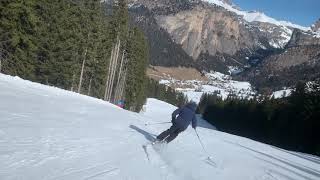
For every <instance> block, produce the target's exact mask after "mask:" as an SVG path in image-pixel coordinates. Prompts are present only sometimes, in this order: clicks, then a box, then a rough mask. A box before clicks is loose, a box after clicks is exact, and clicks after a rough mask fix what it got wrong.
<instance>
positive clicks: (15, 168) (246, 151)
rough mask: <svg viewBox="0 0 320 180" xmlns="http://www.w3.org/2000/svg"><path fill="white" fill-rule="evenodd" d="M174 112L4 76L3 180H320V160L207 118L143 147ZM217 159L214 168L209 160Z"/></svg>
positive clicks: (0, 84)
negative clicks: (217, 126)
mask: <svg viewBox="0 0 320 180" xmlns="http://www.w3.org/2000/svg"><path fill="white" fill-rule="evenodd" d="M174 109H175V107H174V106H172V105H169V104H167V103H164V102H161V101H158V100H155V99H148V102H147V104H146V108H145V111H144V112H143V113H140V114H137V113H133V112H129V111H125V110H122V109H120V108H117V107H116V106H114V105H111V104H109V103H107V102H104V101H102V100H98V99H94V98H90V97H87V96H83V95H79V94H76V93H72V92H68V91H64V90H61V89H57V88H53V87H48V86H44V85H40V84H36V83H31V82H29V81H24V80H22V79H20V78H15V77H11V76H7V75H3V74H0V179H1V180H20V179H22V180H53V179H55V180H79V179H80V180H88V179H90V180H98V179H101V180H102V179H103V180H106V179H108V180H212V179H219V180H235V179H236V180H250V179H252V180H253V179H259V180H260V179H278V180H289V179H290V180H291V179H294V180H296V179H297V180H299V179H301V180H302V179H307V180H317V179H319V178H320V170H319V169H320V164H319V163H320V159H319V158H317V157H314V156H310V155H306V154H301V153H293V152H288V151H285V150H282V149H278V148H274V147H271V146H269V145H265V144H262V143H258V142H255V141H252V140H249V139H246V138H241V137H237V136H233V135H229V134H225V133H222V132H219V131H215V130H213V127H212V126H210V125H209V124H207V123H206V122H203V121H201V122H200V123H199V124H200V127H198V133H199V135H200V137H201V139H202V141H203V143H204V145H205V148H206V150H207V151H208V153H209V154H206V153H205V152H204V151H203V150H202V148H201V146H200V144H199V142H198V140H197V136H196V135H195V132H194V131H193V129H191V128H189V129H188V130H187V131H185V132H183V133H182V134H181V135H179V136H178V138H177V139H176V140H174V141H173V142H172V143H171V144H169V145H167V146H163V147H160V149H158V150H157V151H156V150H155V149H153V148H152V147H149V148H148V149H147V152H148V154H149V159H150V160H148V158H147V155H146V153H145V152H144V150H143V148H142V145H143V144H145V143H146V142H148V141H149V140H148V139H152V138H153V134H158V133H159V132H161V131H162V130H164V129H166V128H168V127H169V125H170V124H161V125H153V126H151V125H150V126H145V123H157V122H166V121H169V120H170V113H171V112H172V110H174ZM208 156H211V157H212V160H213V161H214V164H213V163H209V162H207V161H206V159H207V157H208Z"/></svg>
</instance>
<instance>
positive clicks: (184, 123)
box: [172, 103, 197, 130]
mask: <svg viewBox="0 0 320 180" xmlns="http://www.w3.org/2000/svg"><path fill="white" fill-rule="evenodd" d="M196 108H197V105H196V103H189V104H187V105H186V106H184V107H182V108H179V109H177V110H175V111H174V112H173V113H172V123H173V125H174V126H178V127H179V129H181V130H185V129H187V128H188V126H189V124H190V123H192V128H196V127H197V118H196V115H195V111H196ZM177 116H178V117H177Z"/></svg>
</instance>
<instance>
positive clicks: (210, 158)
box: [194, 129, 214, 163]
mask: <svg viewBox="0 0 320 180" xmlns="http://www.w3.org/2000/svg"><path fill="white" fill-rule="evenodd" d="M194 131H195V132H196V134H197V137H198V140H199V142H200V145H201V147H202V149H203V151H204V153H206V154H207V156H208V159H209V160H211V161H212V162H213V160H212V157H211V156H209V153H208V151H207V150H206V149H205V148H204V145H203V143H202V141H201V138H200V136H199V134H198V131H197V130H196V129H194ZM213 163H214V162H213Z"/></svg>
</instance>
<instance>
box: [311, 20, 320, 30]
mask: <svg viewBox="0 0 320 180" xmlns="http://www.w3.org/2000/svg"><path fill="white" fill-rule="evenodd" d="M311 29H312V30H313V31H314V32H320V19H319V20H318V21H317V22H315V23H314V24H313V25H312V26H311Z"/></svg>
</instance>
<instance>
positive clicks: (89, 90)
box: [88, 76, 92, 96]
mask: <svg viewBox="0 0 320 180" xmlns="http://www.w3.org/2000/svg"><path fill="white" fill-rule="evenodd" d="M91 82H92V76H91V77H90V81H89V89H88V96H90V92H91Z"/></svg>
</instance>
